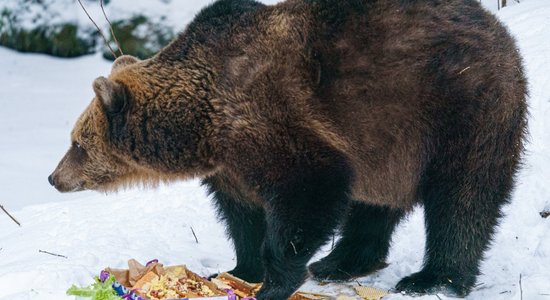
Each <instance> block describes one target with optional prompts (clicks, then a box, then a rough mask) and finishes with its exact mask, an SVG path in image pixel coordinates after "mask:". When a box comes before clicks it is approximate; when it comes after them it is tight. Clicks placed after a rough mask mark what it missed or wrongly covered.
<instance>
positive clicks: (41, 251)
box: [38, 250, 68, 258]
mask: <svg viewBox="0 0 550 300" xmlns="http://www.w3.org/2000/svg"><path fill="white" fill-rule="evenodd" d="M38 252H39V253H44V254H48V255H52V256H57V257H63V258H68V257H67V256H65V255H61V254H55V253H51V252H48V251H43V250H38Z"/></svg>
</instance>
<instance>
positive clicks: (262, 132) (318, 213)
mask: <svg viewBox="0 0 550 300" xmlns="http://www.w3.org/2000/svg"><path fill="white" fill-rule="evenodd" d="M94 89H95V90H96V95H97V97H96V98H95V99H94V100H93V101H92V103H91V105H90V106H89V107H88V108H87V109H86V111H85V112H84V113H83V115H82V116H81V117H80V119H79V121H78V122H77V124H76V126H75V129H74V130H73V133H72V140H73V146H72V147H71V149H70V150H69V152H68V154H67V155H66V157H65V158H64V159H63V160H62V162H61V163H60V165H59V166H58V169H56V171H55V172H54V173H53V174H52V176H51V177H50V181H51V182H52V184H54V185H55V186H56V188H58V189H59V190H61V191H75V190H80V189H95V190H115V189H117V188H119V187H121V186H131V185H134V184H146V185H147V184H155V183H156V182H159V181H172V180H179V179H185V178H190V177H194V176H198V177H201V178H204V183H205V185H207V187H208V188H209V190H210V192H211V193H212V194H213V196H214V200H215V201H216V203H217V205H218V208H219V211H220V217H221V218H222V219H224V220H225V221H226V224H227V226H228V232H229V234H230V235H231V237H232V238H233V240H234V243H235V248H236V251H237V267H236V268H235V270H233V273H234V274H236V275H240V276H242V277H245V279H248V280H264V287H263V288H262V290H261V292H260V293H259V295H258V299H285V298H287V297H288V296H289V295H290V294H291V293H292V292H293V291H294V290H295V289H296V288H297V287H298V286H299V285H300V284H301V283H302V282H303V280H304V278H305V276H306V274H307V270H306V268H305V265H306V263H307V261H308V260H309V259H310V258H311V256H312V255H313V254H314V253H315V251H316V250H317V249H318V247H319V246H320V245H322V244H323V242H325V241H326V239H327V238H328V237H329V236H330V235H331V234H332V232H333V231H334V230H335V229H336V228H337V226H338V224H340V223H341V222H343V223H342V235H343V237H342V239H341V240H340V242H339V244H338V245H337V247H336V249H335V251H334V252H333V253H332V254H331V255H329V256H328V257H327V258H325V259H323V260H322V261H320V262H318V263H315V264H313V265H311V267H310V272H311V274H312V275H313V276H315V277H316V278H319V279H326V278H328V279H349V278H350V277H354V276H360V275H363V274H367V273H370V272H373V271H375V270H377V269H379V268H381V267H383V266H385V258H386V255H387V252H388V249H389V243H390V239H391V233H392V231H393V228H394V227H395V225H396V224H397V223H398V222H399V220H400V219H401V218H402V216H403V215H404V214H405V213H406V212H407V211H409V210H410V209H411V208H412V207H413V206H414V205H415V204H417V203H420V204H423V205H424V207H425V210H426V230H427V238H428V242H427V253H426V259H425V264H424V268H423V270H422V271H420V272H419V273H416V274H414V275H412V276H411V277H408V278H405V279H404V280H402V281H401V282H400V283H399V285H398V286H397V288H398V289H399V290H404V291H407V292H411V293H426V292H428V293H430V292H437V291H439V290H441V289H446V290H447V291H449V292H450V293H455V294H459V295H465V294H467V293H468V292H469V291H470V290H471V288H472V287H473V285H474V284H475V278H476V275H477V274H478V273H479V262H480V260H481V259H482V257H483V252H484V251H485V250H486V248H487V247H488V244H489V242H490V239H491V236H492V234H493V231H494V228H495V226H496V224H497V222H498V218H499V217H500V208H501V206H502V205H503V204H505V203H507V201H508V200H509V197H510V193H511V190H512V188H513V183H514V175H515V173H516V171H517V169H518V167H519V158H520V155H521V153H522V149H523V143H522V142H523V138H524V134H525V130H526V114H527V106H526V101H525V98H526V93H527V91H526V82H525V78H524V75H523V72H522V64H521V59H520V57H519V54H518V51H517V49H516V46H515V45H514V41H513V39H512V38H511V37H510V36H509V34H508V33H507V31H506V29H505V28H504V27H503V26H502V25H501V24H500V23H499V22H498V21H497V20H496V18H495V17H493V16H492V15H490V14H488V13H487V12H485V11H484V10H483V9H482V8H481V7H480V5H479V3H477V2H476V1H473V0H450V1H441V0H425V1H414V0H410V1H406V0H387V1H382V0H381V1H375V0H368V1H365V0H345V1H337V0H288V1H286V2H283V3H281V4H278V5H275V6H264V5H261V4H259V3H256V2H254V1H249V0H233V1H232V0H220V1H217V2H216V3H214V4H212V5H211V6H209V7H207V8H205V9H204V10H203V11H202V12H201V13H200V14H199V15H198V16H197V17H196V19H195V21H194V22H193V23H191V24H190V25H189V26H188V28H187V29H186V31H185V32H183V33H182V34H181V35H180V37H179V38H178V39H176V40H175V41H174V42H173V43H172V44H170V45H169V46H167V47H166V48H165V49H164V50H162V51H161V52H160V53H159V54H158V55H156V56H155V57H153V58H151V59H148V60H144V61H137V60H136V59H133V58H131V57H123V58H120V59H119V60H118V61H117V62H115V64H114V67H113V70H112V72H111V74H110V75H109V78H108V79H105V78H99V79H98V80H96V82H95V84H94ZM350 208H351V209H350ZM346 216H347V218H346ZM262 262H263V264H262Z"/></svg>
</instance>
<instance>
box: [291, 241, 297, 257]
mask: <svg viewBox="0 0 550 300" xmlns="http://www.w3.org/2000/svg"><path fill="white" fill-rule="evenodd" d="M290 245H291V246H292V249H293V250H294V255H298V251H296V246H295V245H294V243H293V242H292V241H290Z"/></svg>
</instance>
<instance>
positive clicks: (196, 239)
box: [190, 226, 199, 244]
mask: <svg viewBox="0 0 550 300" xmlns="http://www.w3.org/2000/svg"><path fill="white" fill-rule="evenodd" d="M190 227H191V232H192V233H193V236H194V237H195V242H197V244H198V243H199V239H198V238H197V235H196V234H195V230H193V226H190Z"/></svg>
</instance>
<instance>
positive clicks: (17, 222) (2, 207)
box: [0, 205, 21, 227]
mask: <svg viewBox="0 0 550 300" xmlns="http://www.w3.org/2000/svg"><path fill="white" fill-rule="evenodd" d="M0 208H1V209H2V210H3V211H4V212H5V213H6V215H8V217H10V218H11V219H12V220H13V221H14V222H15V223H16V224H17V225H19V227H21V223H19V221H17V220H16V219H15V218H14V217H13V216H12V215H11V214H10V213H9V212H8V211H7V210H6V209H5V208H4V206H2V205H0Z"/></svg>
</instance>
